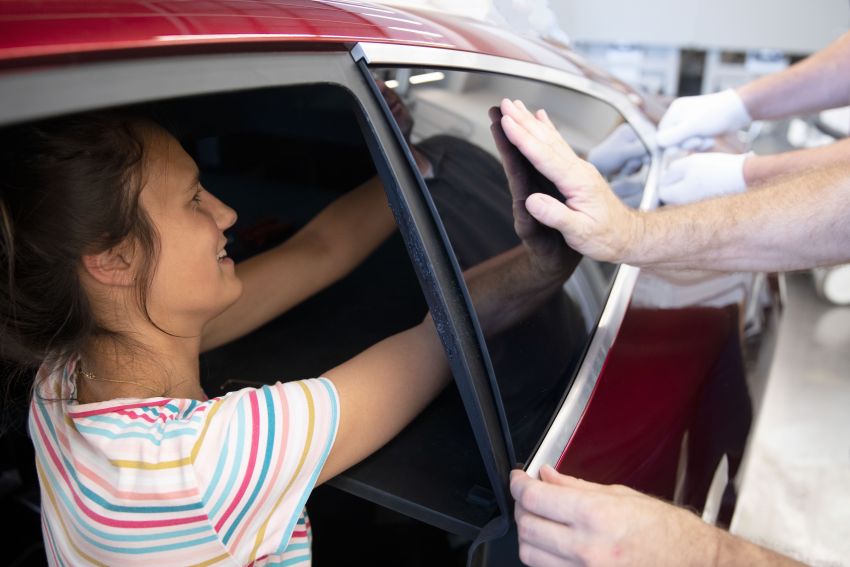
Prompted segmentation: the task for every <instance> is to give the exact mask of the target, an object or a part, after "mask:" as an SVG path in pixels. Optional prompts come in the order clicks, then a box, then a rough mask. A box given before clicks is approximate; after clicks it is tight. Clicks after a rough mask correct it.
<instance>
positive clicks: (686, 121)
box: [655, 89, 753, 151]
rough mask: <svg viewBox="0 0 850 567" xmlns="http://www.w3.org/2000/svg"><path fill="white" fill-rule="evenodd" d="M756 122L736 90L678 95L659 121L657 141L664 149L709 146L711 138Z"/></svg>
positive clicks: (689, 148) (705, 147) (702, 149)
mask: <svg viewBox="0 0 850 567" xmlns="http://www.w3.org/2000/svg"><path fill="white" fill-rule="evenodd" d="M752 121H753V119H752V117H751V116H750V113H749V112H748V111H747V107H746V106H744V101H742V100H741V97H740V96H738V93H736V92H735V91H734V90H733V89H727V90H725V91H722V92H719V93H714V94H708V95H701V96H686V97H682V98H677V99H676V100H674V101H673V104H671V105H670V108H668V109H667V112H666V113H664V116H663V117H662V118H661V122H660V123H659V124H658V133H657V134H656V136H655V140H656V142H658V145H659V146H661V147H662V148H667V147H670V146H681V147H682V148H684V149H686V150H694V149H699V150H700V151H704V150H707V149H709V148H710V147H711V146H712V145H713V142H712V140H711V138H713V137H714V136H717V135H718V134H725V133H726V132H734V131H735V130H739V129H741V128H744V127H746V126H749V125H750V123H751V122H752Z"/></svg>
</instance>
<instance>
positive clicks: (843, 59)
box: [736, 32, 850, 120]
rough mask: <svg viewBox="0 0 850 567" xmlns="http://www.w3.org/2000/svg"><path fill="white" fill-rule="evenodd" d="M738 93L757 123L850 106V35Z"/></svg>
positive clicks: (740, 89)
mask: <svg viewBox="0 0 850 567" xmlns="http://www.w3.org/2000/svg"><path fill="white" fill-rule="evenodd" d="M736 90H737V92H738V95H739V96H740V97H741V100H743V101H744V105H745V106H746V107H747V111H748V112H749V113H750V116H751V117H752V118H753V119H756V120H775V119H778V118H785V117H788V116H792V115H795V114H806V113H810V112H816V111H819V110H824V109H827V108H836V107H838V106H846V105H847V104H850V32H847V33H845V34H844V35H842V36H841V37H839V38H838V39H837V40H835V41H834V42H833V43H831V44H830V45H829V46H827V47H826V48H824V49H822V50H821V51H818V52H817V53H815V54H814V55H812V56H810V57H807V58H806V59H804V60H802V61H800V62H799V63H797V64H795V65H792V66H791V67H789V68H788V69H786V70H784V71H781V72H779V73H774V74H771V75H765V76H764V77H761V78H759V79H756V80H755V81H753V82H751V83H747V84H746V85H744V86H742V87H739V88H738V89H736Z"/></svg>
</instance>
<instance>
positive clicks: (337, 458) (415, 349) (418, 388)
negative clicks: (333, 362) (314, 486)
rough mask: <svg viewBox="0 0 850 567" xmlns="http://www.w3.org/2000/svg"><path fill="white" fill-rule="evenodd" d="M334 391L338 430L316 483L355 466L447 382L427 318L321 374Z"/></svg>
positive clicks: (439, 347) (443, 361) (440, 351)
mask: <svg viewBox="0 0 850 567" xmlns="http://www.w3.org/2000/svg"><path fill="white" fill-rule="evenodd" d="M325 376H327V377H328V378H329V379H330V380H331V381H332V382H333V383H334V386H335V387H336V389H337V392H338V393H339V398H340V422H339V432H338V434H337V439H336V441H335V442H334V446H333V448H332V450H331V453H330V455H329V457H328V461H327V463H326V464H325V467H324V468H323V469H322V473H321V475H320V476H319V483H322V482H324V481H325V480H327V479H329V478H332V477H333V476H335V475H336V474H339V473H340V472H342V471H344V470H345V469H347V468H348V467H350V466H352V465H354V464H355V463H358V462H360V461H361V460H362V459H364V458H366V457H367V456H369V455H370V454H372V453H373V452H375V451H376V450H378V449H379V448H380V447H382V446H383V445H384V444H385V443H386V442H387V441H389V440H390V439H392V438H393V437H394V436H395V435H397V434H398V433H399V432H400V431H401V430H402V429H403V428H404V426H405V425H407V424H408V423H410V421H411V420H412V419H413V418H414V417H415V416H416V415H418V414H419V413H420V412H421V411H422V410H423V409H424V408H425V407H426V406H427V405H428V403H429V402H430V401H431V400H433V399H434V398H435V397H436V396H437V394H438V393H440V391H441V390H442V389H443V388H444V387H445V386H446V384H448V382H449V378H450V373H449V366H448V361H447V360H446V357H445V354H444V351H443V347H442V344H441V342H440V339H439V337H438V335H437V332H436V330H435V328H434V324H433V322H432V321H431V318H430V317H428V318H427V319H426V320H425V321H423V322H422V323H420V324H419V325H417V326H416V327H413V328H411V329H408V330H407V331H403V332H401V333H398V334H395V335H392V336H391V337H388V338H386V339H384V340H383V341H381V342H379V343H377V344H375V345H374V346H372V347H370V348H369V349H367V350H365V351H363V352H362V353H360V354H359V355H357V356H355V357H354V358H352V359H351V360H349V361H347V362H345V363H343V364H341V365H339V366H338V367H336V368H334V369H333V370H330V371H328V372H326V373H325Z"/></svg>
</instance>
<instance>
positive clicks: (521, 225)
mask: <svg viewBox="0 0 850 567" xmlns="http://www.w3.org/2000/svg"><path fill="white" fill-rule="evenodd" d="M489 115H490V122H491V124H490V133H491V134H492V135H493V140H494V141H495V143H496V148H497V149H498V150H499V155H500V156H501V158H502V166H503V167H504V168H505V174H506V175H507V178H508V187H509V189H510V192H511V197H512V199H513V216H514V230H515V231H516V233H517V236H519V238H520V240H522V243H523V245H524V246H525V248H526V250H528V252H529V257H530V259H531V260H532V261H533V263H534V265H535V266H536V268H537V269H538V270H540V271H541V272H542V274H543V275H545V276H556V275H558V274H560V273H561V272H562V271H563V270H564V269H565V268H568V269H570V270H572V268H573V267H574V266H575V264H576V263H577V261H578V259H577V258H576V256H578V254H576V252H575V251H574V250H572V249H570V248H569V247H567V246H566V245H565V244H564V239H563V237H561V234H560V233H559V232H558V231H557V230H553V229H551V228H549V227H547V226H543V225H542V224H540V223H539V222H538V221H536V220H535V219H534V217H532V216H531V215H530V214H528V211H527V210H526V208H525V200H526V199H527V198H528V196H529V195H531V194H532V193H545V194H546V195H550V196H553V197H554V196H555V195H558V191H557V189H555V186H554V185H553V184H552V182H551V181H549V180H548V179H546V178H545V177H544V176H543V175H541V174H540V172H539V171H537V170H536V169H534V167H533V166H532V165H531V164H530V163H528V160H527V159H526V158H525V156H523V155H522V154H521V153H520V152H519V151H518V150H517V148H516V146H514V145H513V144H511V143H510V141H508V139H507V138H506V137H505V132H504V130H503V129H502V123H501V120H502V112H501V111H500V110H499V109H498V108H496V107H493V108H491V109H490V111H489Z"/></svg>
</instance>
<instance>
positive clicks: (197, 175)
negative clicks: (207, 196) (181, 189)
mask: <svg viewBox="0 0 850 567" xmlns="http://www.w3.org/2000/svg"><path fill="white" fill-rule="evenodd" d="M200 182H201V171H200V170H199V169H195V175H194V176H192V182H191V183H189V185H187V186H186V192H187V193H190V192H194V191H195V188H196V187H197V186H198V183H200Z"/></svg>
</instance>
